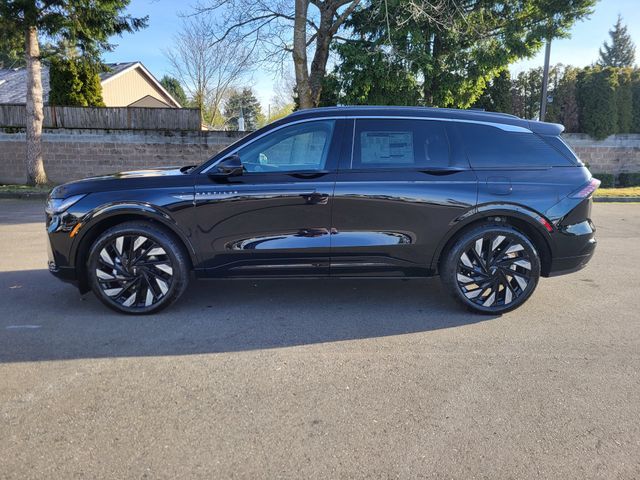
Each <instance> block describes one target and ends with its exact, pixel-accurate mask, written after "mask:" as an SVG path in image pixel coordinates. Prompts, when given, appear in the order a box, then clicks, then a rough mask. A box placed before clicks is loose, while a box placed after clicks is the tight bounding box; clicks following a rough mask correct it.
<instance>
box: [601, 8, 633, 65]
mask: <svg viewBox="0 0 640 480" xmlns="http://www.w3.org/2000/svg"><path fill="white" fill-rule="evenodd" d="M609 36H610V37H611V44H608V43H607V42H604V45H603V46H602V48H601V49H600V60H598V65H600V66H602V67H633V64H634V62H635V57H636V46H635V45H634V43H633V41H632V40H631V35H629V33H628V32H627V26H626V25H623V24H622V17H621V16H620V15H618V20H617V21H616V24H615V25H614V26H613V30H609Z"/></svg>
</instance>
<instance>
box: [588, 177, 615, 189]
mask: <svg viewBox="0 0 640 480" xmlns="http://www.w3.org/2000/svg"><path fill="white" fill-rule="evenodd" d="M593 176H594V177H596V178H597V179H598V180H600V181H601V182H602V183H601V184H600V187H602V188H613V187H615V186H616V176H615V175H613V174H612V173H594V174H593Z"/></svg>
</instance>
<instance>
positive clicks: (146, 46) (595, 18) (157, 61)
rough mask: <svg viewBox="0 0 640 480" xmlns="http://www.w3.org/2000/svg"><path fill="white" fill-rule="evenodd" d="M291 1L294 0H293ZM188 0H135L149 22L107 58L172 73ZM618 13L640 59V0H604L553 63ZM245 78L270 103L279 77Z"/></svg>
mask: <svg viewBox="0 0 640 480" xmlns="http://www.w3.org/2000/svg"><path fill="white" fill-rule="evenodd" d="M291 1H293V0H291ZM188 9H189V3H188V2H184V3H183V2H177V1H175V0H133V1H132V2H131V4H130V5H129V8H128V12H129V13H130V14H131V15H134V16H144V15H149V27H148V28H147V29H145V30H143V31H141V32H138V33H135V34H132V35H125V36H123V37H121V38H114V39H113V43H116V44H117V45H118V46H117V47H116V49H115V50H114V51H113V52H109V53H107V54H106V55H105V61H107V62H128V61H133V60H139V61H141V62H142V63H144V64H145V66H146V67H147V68H148V69H149V70H150V71H151V72H152V73H153V74H154V75H156V76H157V77H158V78H160V77H162V75H164V74H165V73H169V65H168V62H167V60H166V58H165V56H164V54H163V50H165V49H166V48H168V47H170V46H171V42H172V39H173V37H174V35H175V34H176V33H177V31H178V30H179V29H180V18H179V16H178V15H179V13H180V12H184V11H188ZM618 13H620V14H621V15H622V16H623V18H624V21H625V23H626V24H627V27H628V30H629V33H630V34H631V36H632V38H633V41H634V42H635V44H636V46H637V47H639V48H638V49H637V53H636V63H638V61H640V22H638V21H637V20H638V19H640V0H600V1H599V2H598V3H597V4H596V7H595V12H594V13H593V14H592V15H591V17H589V18H588V19H586V20H583V21H581V22H579V23H577V24H576V25H574V27H573V30H572V32H571V38H568V39H562V40H556V41H554V42H553V44H552V49H551V63H565V64H571V65H575V66H584V65H588V64H590V63H592V62H593V61H594V60H596V59H597V57H598V49H599V48H600V46H601V45H602V43H603V42H604V41H605V40H608V38H609V34H608V32H609V29H610V28H611V27H612V25H613V24H614V23H615V21H616V17H617V15H618ZM543 57H544V53H543V52H542V51H541V52H538V54H537V55H536V56H534V57H533V58H531V59H526V60H522V61H520V62H518V63H516V64H514V65H512V66H511V71H512V73H518V72H519V71H522V70H526V69H528V68H531V67H537V66H540V65H542V62H543ZM246 83H247V84H248V85H250V86H252V87H253V88H254V90H255V92H256V94H257V96H258V98H259V100H260V101H261V103H262V104H263V107H264V108H265V109H266V107H267V105H268V104H269V102H270V101H271V99H272V97H273V95H274V93H275V92H274V89H276V88H277V86H278V84H279V83H280V82H279V80H278V79H277V78H273V74H271V73H270V72H268V71H267V72H261V71H258V72H255V73H254V74H253V75H252V78H250V79H248V80H247V81H246Z"/></svg>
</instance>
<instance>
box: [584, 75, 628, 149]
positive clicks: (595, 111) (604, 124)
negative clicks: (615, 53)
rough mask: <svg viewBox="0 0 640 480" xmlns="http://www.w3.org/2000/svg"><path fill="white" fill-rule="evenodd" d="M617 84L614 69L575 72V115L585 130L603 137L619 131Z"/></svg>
mask: <svg viewBox="0 0 640 480" xmlns="http://www.w3.org/2000/svg"><path fill="white" fill-rule="evenodd" d="M617 87H618V74H617V71H616V69H614V68H610V67H607V68H600V67H588V68H585V69H584V70H582V71H581V72H580V73H579V74H578V80H577V92H576V93H577V100H578V118H579V121H580V126H581V129H582V131H583V132H584V133H587V134H589V135H591V136H592V137H593V138H595V139H598V140H602V139H604V138H606V137H608V136H609V135H612V134H614V133H616V132H617V131H618V108H617V107H618V105H617V100H616V89H617Z"/></svg>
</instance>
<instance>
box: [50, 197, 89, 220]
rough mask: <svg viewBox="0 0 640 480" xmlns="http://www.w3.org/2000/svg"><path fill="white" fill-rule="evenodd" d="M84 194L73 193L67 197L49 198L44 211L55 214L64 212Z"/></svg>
mask: <svg viewBox="0 0 640 480" xmlns="http://www.w3.org/2000/svg"><path fill="white" fill-rule="evenodd" d="M85 196H86V194H82V195H73V196H71V197H67V198H50V199H49V200H48V201H47V206H46V207H45V209H44V211H45V212H47V213H48V214H49V215H57V214H58V213H62V212H64V211H65V210H66V209H67V208H69V207H70V206H72V205H74V204H76V203H78V202H79V201H80V199H81V198H83V197H85Z"/></svg>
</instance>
